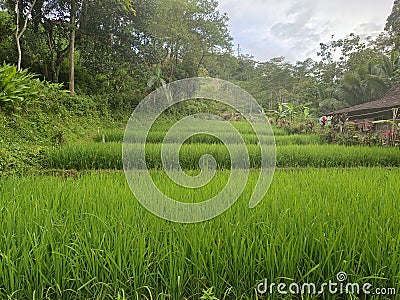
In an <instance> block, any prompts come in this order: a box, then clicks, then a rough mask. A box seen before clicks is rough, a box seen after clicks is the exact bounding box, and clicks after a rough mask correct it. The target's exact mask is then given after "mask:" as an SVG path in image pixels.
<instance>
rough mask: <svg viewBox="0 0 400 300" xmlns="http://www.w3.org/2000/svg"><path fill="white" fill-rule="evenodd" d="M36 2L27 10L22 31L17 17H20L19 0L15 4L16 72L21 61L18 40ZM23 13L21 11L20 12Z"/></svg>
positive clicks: (19, 68) (19, 67)
mask: <svg viewBox="0 0 400 300" xmlns="http://www.w3.org/2000/svg"><path fill="white" fill-rule="evenodd" d="M35 3H36V0H34V1H33V2H32V4H31V7H30V8H29V11H28V13H27V14H26V16H25V21H24V25H23V26H22V29H20V28H19V16H20V7H19V0H17V1H16V2H15V13H16V18H17V20H16V29H15V40H16V42H17V49H18V63H17V70H18V71H19V70H21V61H22V50H21V43H20V39H21V37H22V35H23V34H24V32H25V30H26V27H27V26H28V20H29V15H30V14H31V13H32V10H33V7H34V6H35ZM22 13H23V10H22Z"/></svg>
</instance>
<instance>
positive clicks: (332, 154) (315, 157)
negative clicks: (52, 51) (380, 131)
mask: <svg viewBox="0 0 400 300" xmlns="http://www.w3.org/2000/svg"><path fill="white" fill-rule="evenodd" d="M164 146H165V147H166V148H167V149H168V148H169V149H174V148H175V149H176V148H178V147H179V145H175V144H166V145H164ZM127 147H129V148H130V149H131V150H130V151H131V153H132V159H133V160H134V161H135V160H138V159H139V156H137V158H136V156H135V155H138V154H139V153H140V150H141V146H140V145H139V144H130V145H127ZM232 149H233V150H232V151H239V149H240V148H239V146H238V145H233V146H232ZM235 149H237V150H235ZM247 149H248V153H249V159H250V166H251V168H259V167H260V162H261V153H260V149H259V147H258V146H257V145H248V146H247ZM204 154H210V155H212V156H213V157H214V158H215V160H216V162H217V165H218V167H219V169H229V168H230V167H231V158H230V155H229V152H228V151H227V149H226V147H225V146H224V145H219V144H211V145H208V144H183V145H182V147H181V148H180V164H181V167H182V168H183V169H186V170H197V169H199V160H200V158H201V157H202V156H203V155H204ZM242 155H245V153H243V154H242ZM146 163H147V168H148V169H163V165H162V160H161V145H160V144H147V145H146ZM42 165H43V167H45V168H51V169H77V170H85V169H118V170H122V168H123V165H122V145H121V144H119V143H104V144H103V143H102V144H100V143H97V144H71V145H68V146H65V147H60V148H55V149H52V150H50V151H49V152H48V154H47V155H46V157H45V159H44V161H43V163H42ZM276 165H277V167H282V168H286V167H315V168H329V167H373V166H381V167H396V166H400V150H399V149H397V148H383V147H363V146H354V147H347V146H340V145H288V146H278V147H277V158H276ZM167 167H168V166H167Z"/></svg>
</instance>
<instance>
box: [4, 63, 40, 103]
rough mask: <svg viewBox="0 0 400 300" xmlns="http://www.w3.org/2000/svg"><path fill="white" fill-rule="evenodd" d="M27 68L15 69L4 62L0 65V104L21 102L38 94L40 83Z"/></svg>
mask: <svg viewBox="0 0 400 300" xmlns="http://www.w3.org/2000/svg"><path fill="white" fill-rule="evenodd" d="M34 77H35V75H34V74H31V73H28V70H21V71H17V68H16V67H15V66H12V65H8V64H6V63H4V64H3V66H1V67H0V106H4V105H5V104H7V103H10V104H13V103H15V102H23V101H28V100H29V99H32V97H34V96H36V95H37V94H38V91H37V89H36V87H37V85H38V84H39V83H40V81H39V79H34Z"/></svg>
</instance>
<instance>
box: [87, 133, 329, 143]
mask: <svg viewBox="0 0 400 300" xmlns="http://www.w3.org/2000/svg"><path fill="white" fill-rule="evenodd" d="M218 136H219V137H221V138H225V139H226V140H227V141H234V140H235V136H233V137H231V136H230V135H229V134H226V133H224V132H220V133H219V135H218ZM164 137H165V132H162V131H152V132H149V134H148V135H147V139H146V141H147V143H150V144H159V143H162V142H163V140H164ZM241 137H242V138H243V141H244V142H245V143H246V144H252V145H257V143H258V142H259V139H258V138H257V136H256V135H254V134H250V133H246V134H242V135H241ZM104 138H105V141H106V142H107V143H109V142H111V143H115V142H120V143H122V142H123V140H124V132H121V131H119V130H118V131H109V132H107V133H105V134H104ZM128 138H129V142H130V143H137V142H140V136H139V133H132V134H129V135H128ZM102 139H103V136H102V134H98V135H97V136H96V137H95V139H94V141H95V142H97V143H98V142H102ZM261 139H263V137H261ZM264 140H265V141H266V142H268V141H271V137H265V138H264ZM171 141H172V142H174V143H179V142H180V141H182V135H180V134H175V135H173V136H172V137H170V139H169V142H171ZM275 141H276V144H277V145H280V146H281V145H310V144H321V143H322V139H321V136H320V135H316V134H315V135H304V134H303V135H300V134H296V135H277V136H275ZM185 142H186V143H189V144H221V143H222V141H221V140H219V139H217V138H216V137H214V136H211V135H207V134H198V135H195V136H193V137H192V138H190V139H188V140H187V141H185Z"/></svg>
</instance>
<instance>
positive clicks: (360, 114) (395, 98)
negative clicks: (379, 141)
mask: <svg viewBox="0 0 400 300" xmlns="http://www.w3.org/2000/svg"><path fill="white" fill-rule="evenodd" d="M399 108H400V84H397V85H395V86H394V87H393V88H391V89H390V90H389V91H388V92H387V93H386V94H385V95H384V96H383V97H382V98H380V99H379V100H375V101H371V102H367V103H363V104H359V105H355V106H351V107H347V108H343V109H340V110H337V111H333V112H331V113H329V115H346V116H347V118H348V119H349V120H372V121H378V120H393V121H396V120H399V118H400V114H399Z"/></svg>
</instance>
